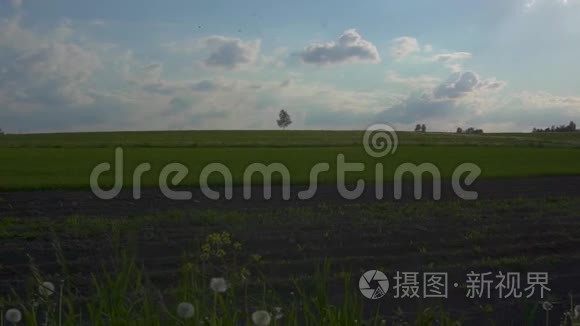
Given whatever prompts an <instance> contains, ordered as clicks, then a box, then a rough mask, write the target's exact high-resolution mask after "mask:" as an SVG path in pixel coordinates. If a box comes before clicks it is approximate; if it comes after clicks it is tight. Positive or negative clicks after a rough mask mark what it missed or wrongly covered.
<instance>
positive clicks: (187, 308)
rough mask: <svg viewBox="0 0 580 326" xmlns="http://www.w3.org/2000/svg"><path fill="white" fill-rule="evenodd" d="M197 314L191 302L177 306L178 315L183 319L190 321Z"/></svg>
mask: <svg viewBox="0 0 580 326" xmlns="http://www.w3.org/2000/svg"><path fill="white" fill-rule="evenodd" d="M194 313H195V308H194V307H193V305H192V304H191V303H189V302H182V303H180V304H178V305H177V315H178V316H179V317H180V318H183V319H189V318H191V317H193V314H194Z"/></svg>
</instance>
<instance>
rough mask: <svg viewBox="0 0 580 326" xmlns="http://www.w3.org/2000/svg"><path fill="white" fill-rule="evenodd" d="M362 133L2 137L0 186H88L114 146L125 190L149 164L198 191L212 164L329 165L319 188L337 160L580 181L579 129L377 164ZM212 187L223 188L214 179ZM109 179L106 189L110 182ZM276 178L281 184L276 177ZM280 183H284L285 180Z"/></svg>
mask: <svg viewBox="0 0 580 326" xmlns="http://www.w3.org/2000/svg"><path fill="white" fill-rule="evenodd" d="M361 142H362V132H360V131H340V132H332V131H187V132H181V131H180V132H118V133H70V134H44V135H39V134H35V135H4V136H0V161H1V162H2V163H1V164H0V189H2V190H17V189H18V190H26V189H50V188H87V187H88V181H89V175H90V173H91V171H92V169H93V168H94V167H95V166H96V165H97V164H99V163H101V162H113V160H114V147H115V146H122V147H123V148H124V149H125V164H124V177H125V185H126V186H127V185H130V184H131V180H132V172H133V171H134V169H135V167H136V166H137V165H138V164H140V163H145V162H148V163H151V165H152V171H150V172H148V173H146V174H145V175H144V177H143V183H144V185H146V186H154V185H157V184H158V176H159V171H160V170H161V169H162V168H163V167H164V166H165V165H166V164H168V163H172V162H179V163H182V164H184V165H185V166H187V167H188V169H189V175H188V178H187V179H186V180H185V181H184V182H183V183H182V184H181V185H183V186H188V185H189V186H191V185H193V186H195V185H197V184H198V178H199V173H200V172H201V170H202V168H203V167H204V166H205V165H207V164H208V163H213V162H219V163H223V164H225V165H226V166H227V167H228V168H229V169H230V171H231V172H232V174H233V176H234V182H235V183H237V184H240V183H241V182H242V176H243V172H244V170H245V168H246V167H247V166H248V165H249V164H251V163H254V162H260V163H274V162H280V163H283V164H285V165H286V166H287V168H288V169H289V171H290V172H291V182H292V183H294V184H305V183H308V180H309V173H310V169H311V168H312V167H313V166H314V165H315V164H316V163H319V162H327V163H329V164H330V166H331V171H330V172H326V173H324V174H322V175H320V177H319V180H320V182H322V183H330V182H334V180H336V157H337V155H338V154H341V153H342V154H344V155H345V157H346V161H347V162H360V163H365V165H366V170H365V172H361V173H349V174H348V175H347V180H348V181H353V180H355V179H357V178H364V179H366V180H374V165H375V163H377V162H381V163H383V164H384V166H385V174H384V179H385V180H387V181H388V180H392V178H393V175H394V171H395V169H396V168H397V167H398V166H399V165H400V164H402V163H405V162H411V163H415V164H420V163H433V164H435V165H436V166H437V167H438V168H439V170H440V171H441V175H442V176H444V177H449V176H451V174H452V173H453V170H454V169H455V168H456V167H457V166H458V165H459V164H461V163H465V162H470V163H475V164H477V165H479V166H480V167H481V169H482V170H483V174H482V177H483V178H503V177H527V176H551V175H578V174H580V164H578V162H580V133H567V134H566V133H545V134H484V135H455V134H444V133H427V134H421V133H399V148H398V150H397V152H396V153H395V154H394V155H389V156H387V157H386V158H383V159H380V160H377V159H373V158H371V157H369V156H368V155H367V154H366V153H365V151H364V149H363V147H362V145H361ZM212 177H213V179H210V182H212V183H220V182H222V180H221V178H219V177H218V176H217V175H216V174H214V175H213V176H212ZM112 180H113V176H112V173H109V174H104V175H103V177H102V179H101V181H100V182H101V184H102V185H103V186H104V185H110V184H112ZM275 181H276V178H275ZM278 181H279V180H278Z"/></svg>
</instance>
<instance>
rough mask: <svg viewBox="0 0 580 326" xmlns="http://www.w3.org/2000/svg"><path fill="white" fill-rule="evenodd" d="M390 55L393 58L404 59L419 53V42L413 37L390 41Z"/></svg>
mask: <svg viewBox="0 0 580 326" xmlns="http://www.w3.org/2000/svg"><path fill="white" fill-rule="evenodd" d="M391 43H392V45H391V48H390V53H391V55H392V56H394V57H406V56H408V55H410V54H412V53H415V52H421V47H420V46H419V41H417V39H416V38H414V37H409V36H402V37H399V38H396V39H394V40H393V41H391Z"/></svg>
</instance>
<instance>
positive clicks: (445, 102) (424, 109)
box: [375, 71, 505, 124]
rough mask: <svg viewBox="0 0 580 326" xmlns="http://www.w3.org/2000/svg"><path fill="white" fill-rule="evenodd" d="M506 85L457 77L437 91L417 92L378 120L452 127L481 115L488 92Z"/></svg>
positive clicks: (475, 77) (476, 77) (469, 76)
mask: <svg viewBox="0 0 580 326" xmlns="http://www.w3.org/2000/svg"><path fill="white" fill-rule="evenodd" d="M431 82H432V81H431ZM504 85H505V83H504V82H502V81H498V80H496V79H495V78H490V79H482V78H481V77H480V76H479V75H478V74H476V73H474V72H469V71H468V72H463V73H454V74H452V75H451V76H450V77H449V78H448V79H447V80H446V81H444V82H441V83H439V84H438V85H436V86H434V88H432V89H430V90H427V91H424V92H420V91H416V92H413V93H412V94H411V95H410V96H408V97H407V98H405V99H404V100H402V101H400V102H399V103H397V104H395V105H393V106H391V107H390V108H388V109H385V110H383V111H381V112H380V113H379V114H377V116H376V119H375V120H376V121H383V122H384V121H388V122H392V123H401V124H412V123H418V122H420V121H425V120H428V121H431V122H432V121H437V120H439V121H440V122H441V121H447V122H446V123H448V122H449V121H450V120H454V119H460V118H463V119H469V117H472V116H475V115H477V114H479V110H480V109H481V105H482V102H485V101H481V99H480V98H482V97H483V98H485V96H483V95H485V92H492V91H497V90H499V89H501V88H502V87H503V86H504ZM484 104H485V103H484Z"/></svg>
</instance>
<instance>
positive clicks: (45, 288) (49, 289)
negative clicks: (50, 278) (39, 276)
mask: <svg viewBox="0 0 580 326" xmlns="http://www.w3.org/2000/svg"><path fill="white" fill-rule="evenodd" d="M54 290H55V287H54V284H52V283H51V282H43V283H42V284H40V285H39V286H38V293H40V295H42V296H44V297H48V296H50V295H53V294H54Z"/></svg>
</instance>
